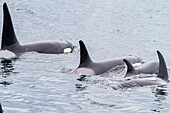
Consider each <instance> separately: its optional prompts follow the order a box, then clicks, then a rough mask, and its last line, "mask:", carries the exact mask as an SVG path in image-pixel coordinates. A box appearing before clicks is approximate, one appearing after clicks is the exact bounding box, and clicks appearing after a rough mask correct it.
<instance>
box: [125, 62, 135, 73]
mask: <svg viewBox="0 0 170 113" xmlns="http://www.w3.org/2000/svg"><path fill="white" fill-rule="evenodd" d="M123 61H124V62H125V64H126V65H127V73H126V74H128V73H131V72H133V71H134V70H135V68H134V67H133V66H132V64H131V63H130V62H129V61H128V60H126V59H123Z"/></svg>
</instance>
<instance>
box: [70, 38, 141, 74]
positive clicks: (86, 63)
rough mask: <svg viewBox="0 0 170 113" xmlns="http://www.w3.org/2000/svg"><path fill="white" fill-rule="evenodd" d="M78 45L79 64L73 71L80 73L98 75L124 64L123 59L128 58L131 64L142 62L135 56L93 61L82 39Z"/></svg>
mask: <svg viewBox="0 0 170 113" xmlns="http://www.w3.org/2000/svg"><path fill="white" fill-rule="evenodd" d="M79 45H80V64H79V66H78V67H77V69H76V70H75V71H74V72H73V73H75V74H81V75H100V74H103V73H104V72H107V71H109V70H110V69H112V68H114V67H116V66H119V65H125V64H124V62H123V59H125V58H126V59H128V60H129V61H130V62H131V63H132V64H134V63H139V62H142V61H141V59H140V58H138V57H136V56H126V57H120V58H113V59H108V60H105V61H101V62H93V61H92V60H91V58H90V56H89V54H88V51H87V49H86V46H85V44H84V42H83V41H82V40H80V41H79Z"/></svg>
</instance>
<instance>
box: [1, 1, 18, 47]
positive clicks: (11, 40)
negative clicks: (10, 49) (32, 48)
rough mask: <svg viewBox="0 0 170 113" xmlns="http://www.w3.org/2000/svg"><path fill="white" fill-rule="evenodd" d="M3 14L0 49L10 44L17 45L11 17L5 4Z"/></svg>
mask: <svg viewBox="0 0 170 113" xmlns="http://www.w3.org/2000/svg"><path fill="white" fill-rule="evenodd" d="M3 13H4V20H3V21H4V23H3V31H2V43H1V49H3V48H4V47H7V46H10V45H12V44H16V43H17V44H18V43H19V42H18V40H17V38H16V36H15V32H14V28H13V24H12V20H11V16H10V13H9V10H8V6H7V4H6V3H4V4H3Z"/></svg>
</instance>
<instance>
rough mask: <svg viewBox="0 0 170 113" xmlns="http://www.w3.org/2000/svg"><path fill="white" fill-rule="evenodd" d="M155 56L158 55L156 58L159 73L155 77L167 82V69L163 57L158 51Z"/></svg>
mask: <svg viewBox="0 0 170 113" xmlns="http://www.w3.org/2000/svg"><path fill="white" fill-rule="evenodd" d="M157 54H158V57H159V73H158V76H157V77H159V78H162V79H163V80H166V81H168V71H167V67H166V63H165V60H164V57H163V56H162V54H161V53H160V52H159V51H157Z"/></svg>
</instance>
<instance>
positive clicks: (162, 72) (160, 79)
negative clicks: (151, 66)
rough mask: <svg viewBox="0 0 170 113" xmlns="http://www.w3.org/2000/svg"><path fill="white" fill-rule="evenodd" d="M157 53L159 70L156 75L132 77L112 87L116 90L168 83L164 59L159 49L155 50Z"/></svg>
mask: <svg viewBox="0 0 170 113" xmlns="http://www.w3.org/2000/svg"><path fill="white" fill-rule="evenodd" d="M157 54H158V57H159V72H158V75H157V76H156V77H148V78H138V79H133V80H129V81H127V82H124V83H121V84H119V85H117V86H113V87H112V88H113V89H115V90H117V89H125V88H133V87H143V86H150V85H157V86H163V85H166V84H168V83H169V80H168V72H167V67H166V63H165V60H164V58H163V56H162V54H161V53H160V52H159V51H157Z"/></svg>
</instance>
